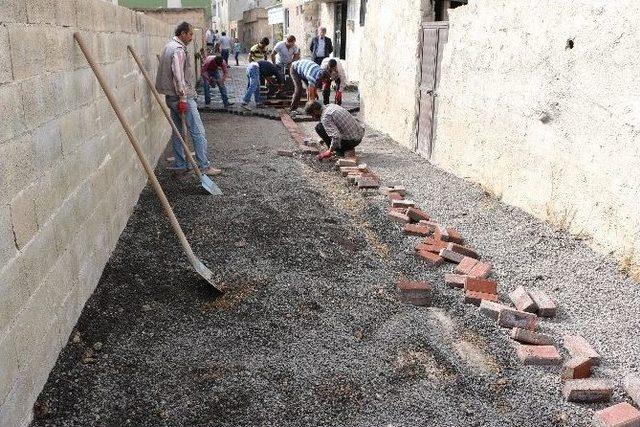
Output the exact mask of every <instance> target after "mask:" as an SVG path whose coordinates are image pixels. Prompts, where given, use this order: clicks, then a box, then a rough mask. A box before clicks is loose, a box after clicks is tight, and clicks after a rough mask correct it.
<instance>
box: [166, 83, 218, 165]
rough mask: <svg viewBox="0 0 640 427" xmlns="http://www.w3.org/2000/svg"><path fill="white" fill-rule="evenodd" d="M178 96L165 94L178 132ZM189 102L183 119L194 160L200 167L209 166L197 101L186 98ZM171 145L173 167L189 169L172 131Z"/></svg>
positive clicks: (180, 120) (179, 143) (180, 146)
mask: <svg viewBox="0 0 640 427" xmlns="http://www.w3.org/2000/svg"><path fill="white" fill-rule="evenodd" d="M179 101H180V97H178V96H168V95H167V96H166V98H165V102H166V103H167V106H168V107H169V110H171V118H172V119H173V122H174V123H175V124H176V126H177V127H178V130H180V132H181V133H182V132H183V129H182V118H181V117H180V114H179V113H178V102H179ZM187 103H188V104H189V111H187V112H186V113H185V119H186V121H187V127H188V128H189V137H190V139H191V142H192V144H193V148H194V151H195V152H196V161H197V162H198V167H199V168H200V169H206V168H208V167H209V165H210V163H209V159H208V158H207V145H208V143H207V137H206V136H205V134H204V124H202V119H201V118H200V113H198V103H197V102H196V100H195V99H193V98H187ZM171 145H172V147H173V155H174V157H175V160H174V163H173V168H174V169H189V168H190V167H191V165H189V163H188V162H187V159H186V158H185V156H184V149H183V148H182V143H181V142H180V139H179V138H178V137H177V135H176V134H175V133H174V134H172V135H171Z"/></svg>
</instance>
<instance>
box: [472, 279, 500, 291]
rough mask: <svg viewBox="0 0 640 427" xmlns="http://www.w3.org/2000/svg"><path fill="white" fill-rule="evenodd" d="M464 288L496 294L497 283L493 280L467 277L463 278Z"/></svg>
mask: <svg viewBox="0 0 640 427" xmlns="http://www.w3.org/2000/svg"><path fill="white" fill-rule="evenodd" d="M464 290H465V291H473V292H482V293H485V294H497V293H498V283H497V282H496V281H495V280H487V279H478V278H475V277H467V278H465V279H464Z"/></svg>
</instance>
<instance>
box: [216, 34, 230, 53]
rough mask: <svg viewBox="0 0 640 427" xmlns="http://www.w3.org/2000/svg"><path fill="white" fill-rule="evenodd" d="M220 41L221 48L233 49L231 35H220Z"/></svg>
mask: <svg viewBox="0 0 640 427" xmlns="http://www.w3.org/2000/svg"><path fill="white" fill-rule="evenodd" d="M218 43H220V50H223V49H226V50H231V39H230V38H229V36H222V37H220V41H219V42H218Z"/></svg>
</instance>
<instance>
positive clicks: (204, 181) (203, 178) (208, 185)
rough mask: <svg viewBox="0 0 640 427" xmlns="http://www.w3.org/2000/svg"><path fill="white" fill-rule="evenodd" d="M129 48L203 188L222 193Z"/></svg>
mask: <svg viewBox="0 0 640 427" xmlns="http://www.w3.org/2000/svg"><path fill="white" fill-rule="evenodd" d="M127 49H129V52H130V53H131V56H133V59H134V60H135V61H136V64H138V68H140V71H142V75H143V76H144V79H145V80H146V81H147V86H149V89H151V92H152V93H153V96H154V98H156V101H158V105H160V108H161V109H162V112H163V113H164V116H165V117H166V118H167V120H168V121H169V124H170V125H171V129H173V133H174V134H175V135H177V136H178V138H179V139H180V142H181V143H182V148H184V153H185V156H187V160H188V161H189V164H191V167H193V170H194V171H196V174H197V175H198V178H199V179H200V184H201V185H202V188H204V189H205V190H207V191H208V192H209V193H210V194H212V195H214V196H219V195H221V194H222V190H220V188H219V187H218V186H217V185H216V183H215V182H213V180H212V179H211V178H209V177H208V176H207V175H205V174H203V173H202V171H200V168H199V167H198V165H197V163H196V161H195V160H194V159H193V156H192V155H191V150H190V149H189V146H188V145H187V143H186V142H185V138H183V137H182V135H181V134H180V131H178V127H177V126H176V124H175V123H174V122H173V119H172V118H171V114H170V113H169V108H167V106H166V104H165V103H164V102H162V100H161V99H160V94H159V93H158V91H157V90H156V87H155V86H154V85H153V83H152V82H151V78H150V77H149V74H148V73H147V70H145V69H144V67H143V66H142V61H140V58H139V57H138V54H137V53H136V51H135V50H133V47H132V46H131V45H129V46H127ZM182 116H183V117H182V122H183V123H184V114H183V115H182ZM182 128H183V129H186V127H185V126H184V125H183V126H182ZM185 135H186V134H185Z"/></svg>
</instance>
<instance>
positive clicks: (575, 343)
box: [563, 335, 600, 365]
mask: <svg viewBox="0 0 640 427" xmlns="http://www.w3.org/2000/svg"><path fill="white" fill-rule="evenodd" d="M563 341H564V348H566V349H567V351H568V352H569V354H570V355H571V356H572V357H573V356H586V357H588V358H590V359H591V363H592V364H593V365H598V364H600V355H599V354H598V352H597V351H595V350H594V349H593V347H591V345H590V344H589V342H587V340H586V339H584V338H583V337H581V336H580V335H565V337H564V340H563Z"/></svg>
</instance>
